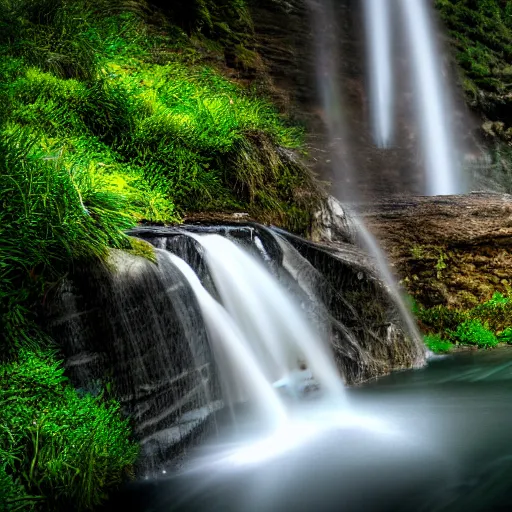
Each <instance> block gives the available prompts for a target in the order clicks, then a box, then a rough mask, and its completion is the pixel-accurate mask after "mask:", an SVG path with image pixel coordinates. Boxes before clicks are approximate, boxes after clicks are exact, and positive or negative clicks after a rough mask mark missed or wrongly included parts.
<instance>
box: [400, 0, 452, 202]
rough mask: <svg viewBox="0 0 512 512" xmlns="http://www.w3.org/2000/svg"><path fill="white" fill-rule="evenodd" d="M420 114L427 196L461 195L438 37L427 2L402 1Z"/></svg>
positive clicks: (415, 99) (416, 100)
mask: <svg viewBox="0 0 512 512" xmlns="http://www.w3.org/2000/svg"><path fill="white" fill-rule="evenodd" d="M400 6H401V8H402V11H403V15H404V16H403V19H404V27H405V30H406V36H407V44H406V46H407V47H408V48H409V53H410V60H411V65H412V67H413V75H414V76H413V84H414V101H415V105H416V110H417V112H418V118H419V124H420V130H421V139H422V145H423V155H424V159H425V166H426V182H427V183H426V185H427V186H426V192H427V194H428V195H448V194H457V193H460V192H462V190H461V186H462V184H461V179H460V176H459V170H458V165H457V158H456V153H455V138H454V136H453V133H452V129H451V126H450V115H451V105H450V101H449V96H448V93H447V90H448V87H446V85H445V84H443V78H442V76H443V73H442V66H441V59H440V55H439V49H438V48H437V44H436V33H435V31H434V27H433V24H432V21H431V18H430V16H431V14H430V13H429V11H428V8H427V4H426V1H425V0H401V1H400Z"/></svg>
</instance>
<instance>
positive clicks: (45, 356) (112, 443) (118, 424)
mask: <svg viewBox="0 0 512 512" xmlns="http://www.w3.org/2000/svg"><path fill="white" fill-rule="evenodd" d="M0 411H1V413H0V419H1V421H0V496H1V497H2V500H1V503H0V510H26V509H28V510H31V509H38V508H41V509H43V510H71V509H72V510H88V509H91V508H92V507H93V506H95V505H98V504H99V503H101V501H102V500H103V499H104V497H105V490H106V489H108V488H109V487H111V486H112V485H114V484H117V483H119V482H120V480H121V478H122V476H123V475H124V474H125V472H126V471H129V469H130V467H131V464H132V463H133V462H134V460H135V457H136V456H137V452H138V446H137V445H136V444H135V443H133V442H132V441H130V440H129V439H128V436H127V433H128V431H129V430H128V425H127V420H122V419H121V418H120V414H119V406H118V404H117V403H116V402H115V401H112V400H109V401H108V402H105V401H104V400H103V399H102V396H96V397H93V396H91V395H85V396H80V395H79V394H78V392H77V391H75V390H74V389H73V388H72V387H71V386H69V385H66V379H65V377H64V376H63V369H62V367H61V366H60V363H59V362H56V361H55V357H54V354H53V353H51V352H46V353H38V354H34V353H33V352H30V351H27V350H24V349H22V350H21V351H20V353H19V356H18V358H17V361H16V362H13V363H10V364H4V365H2V366H0Z"/></svg>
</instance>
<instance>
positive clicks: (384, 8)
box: [364, 0, 394, 148]
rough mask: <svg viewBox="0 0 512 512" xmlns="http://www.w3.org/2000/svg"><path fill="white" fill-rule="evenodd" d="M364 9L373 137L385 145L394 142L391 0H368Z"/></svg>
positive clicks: (379, 143)
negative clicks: (389, 4)
mask: <svg viewBox="0 0 512 512" xmlns="http://www.w3.org/2000/svg"><path fill="white" fill-rule="evenodd" d="M364 10H365V22H366V35H367V40H368V69H369V73H368V75H369V82H370V98H371V99H370V109H371V112H372V125H373V136H374V140H375V143H376V145H377V146H378V147H381V148H385V147H388V146H390V145H391V144H392V142H393V115H394V112H393V94H394V93H393V61H392V55H391V46H392V45H391V37H392V26H391V12H390V9H389V7H388V0H365V2H364Z"/></svg>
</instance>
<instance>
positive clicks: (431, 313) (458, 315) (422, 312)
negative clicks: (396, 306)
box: [415, 305, 466, 332]
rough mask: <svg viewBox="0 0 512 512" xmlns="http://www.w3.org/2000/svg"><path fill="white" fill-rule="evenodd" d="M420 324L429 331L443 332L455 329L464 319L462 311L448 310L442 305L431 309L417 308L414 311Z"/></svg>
mask: <svg viewBox="0 0 512 512" xmlns="http://www.w3.org/2000/svg"><path fill="white" fill-rule="evenodd" d="M415 314H416V315H417V317H418V319H419V320H420V322H421V323H422V324H423V325H424V326H425V327H426V328H427V329H428V330H430V331H433V332H444V331H447V330H453V329H456V328H457V326H458V325H459V324H460V323H462V322H463V321H464V320H465V319H466V315H465V314H464V312H463V311H460V310H458V309H450V308H447V307H446V306H443V305H437V306H433V307H431V308H422V307H417V309H416V310H415Z"/></svg>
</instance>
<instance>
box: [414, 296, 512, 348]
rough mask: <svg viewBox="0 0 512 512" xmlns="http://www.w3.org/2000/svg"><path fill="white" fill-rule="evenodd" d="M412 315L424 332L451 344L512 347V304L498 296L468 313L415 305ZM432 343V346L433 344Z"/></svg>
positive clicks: (511, 301)
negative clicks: (503, 345)
mask: <svg viewBox="0 0 512 512" xmlns="http://www.w3.org/2000/svg"><path fill="white" fill-rule="evenodd" d="M413 312H414V314H415V315H416V316H417V317H418V320H419V321H420V323H421V324H422V326H423V327H424V329H425V330H426V331H427V332H429V333H442V334H441V335H440V336H442V337H443V338H445V339H446V340H448V341H452V342H453V343H460V344H470V345H478V346H480V347H484V348H488V347H493V346H495V345H497V344H498V343H499V342H501V343H512V300H511V299H510V298H509V297H508V296H506V295H503V294H502V293H500V292H496V293H494V294H493V296H492V297H491V299H489V300H488V301H486V302H484V303H482V304H479V305H477V306H475V307H473V308H471V309H469V310H467V311H463V310H459V309H452V308H448V307H446V306H443V305H437V306H434V307H432V308H423V307H421V306H419V305H418V304H414V307H413ZM429 336H432V334H429ZM433 336H439V335H435V334H434V335H433ZM430 341H432V340H430ZM430 341H429V342H428V343H430ZM426 342H427V340H426ZM432 343H433V344H434V345H435V340H434V341H432ZM432 350H434V349H432ZM434 351H435V350H434Z"/></svg>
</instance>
